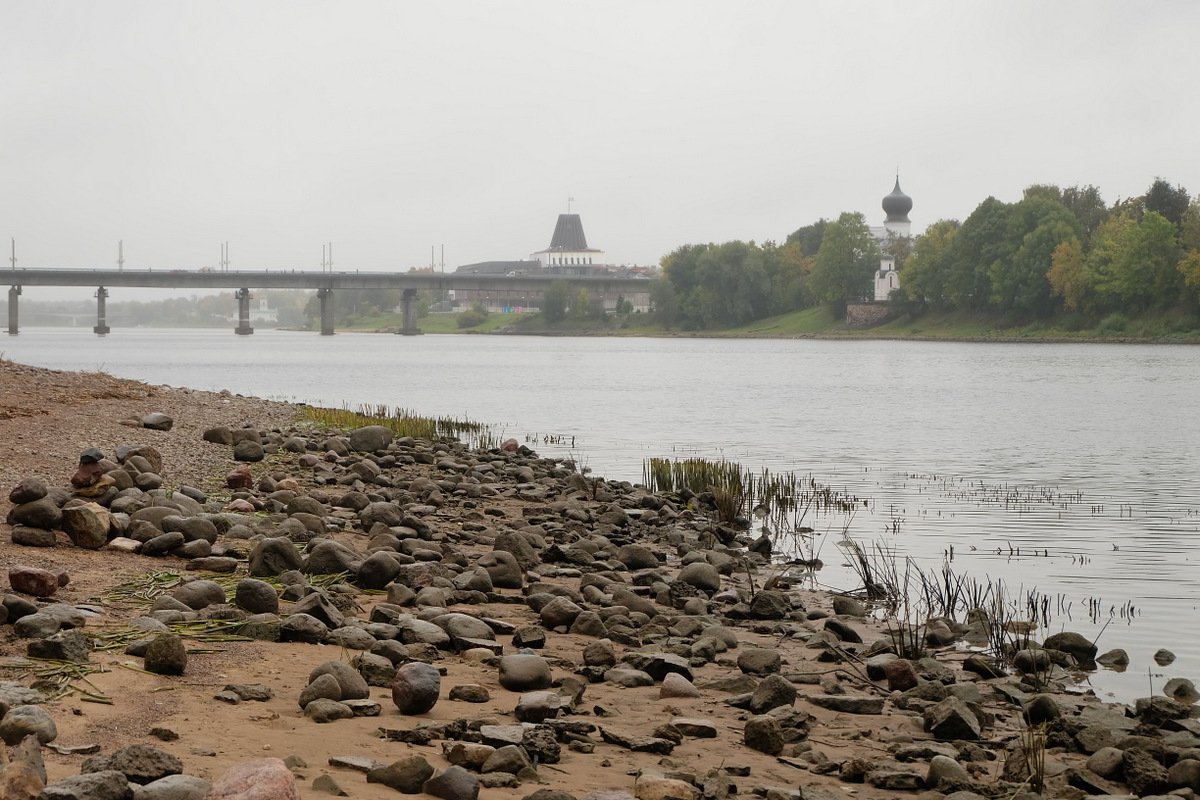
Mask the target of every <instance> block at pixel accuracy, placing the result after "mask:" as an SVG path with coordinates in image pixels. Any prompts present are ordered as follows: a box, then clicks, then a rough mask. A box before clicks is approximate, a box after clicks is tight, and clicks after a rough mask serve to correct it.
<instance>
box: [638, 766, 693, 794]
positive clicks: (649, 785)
mask: <svg viewBox="0 0 1200 800" xmlns="http://www.w3.org/2000/svg"><path fill="white" fill-rule="evenodd" d="M633 796H634V797H635V798H636V800H695V799H696V798H697V797H699V796H700V793H699V792H698V791H697V790H696V787H695V786H693V785H692V784H690V783H688V782H687V781H684V780H680V779H679V778H669V777H667V776H665V775H663V774H662V773H661V772H658V771H657V770H648V769H644V770H642V771H641V773H640V774H639V775H638V777H637V780H635V781H634V783H633Z"/></svg>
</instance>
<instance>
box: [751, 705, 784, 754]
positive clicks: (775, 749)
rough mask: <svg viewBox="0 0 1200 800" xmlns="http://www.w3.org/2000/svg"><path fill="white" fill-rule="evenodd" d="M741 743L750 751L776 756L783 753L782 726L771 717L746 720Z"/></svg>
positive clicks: (764, 716)
mask: <svg viewBox="0 0 1200 800" xmlns="http://www.w3.org/2000/svg"><path fill="white" fill-rule="evenodd" d="M742 741H743V742H744V743H745V745H746V746H747V747H749V748H750V749H751V750H757V751H759V752H760V753H766V754H767V755H769V756H777V755H779V754H780V752H782V751H783V726H781V725H780V724H779V720H778V719H776V718H775V717H772V716H767V715H762V716H757V717H751V718H750V719H748V720H746V726H745V728H744V729H743V732H742Z"/></svg>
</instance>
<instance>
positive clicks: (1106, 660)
mask: <svg viewBox="0 0 1200 800" xmlns="http://www.w3.org/2000/svg"><path fill="white" fill-rule="evenodd" d="M1096 663H1097V664H1100V665H1101V666H1105V667H1108V668H1109V669H1114V670H1123V669H1124V668H1125V667H1128V666H1129V653H1127V652H1125V651H1124V650H1122V649H1121V648H1120V647H1114V648H1113V649H1112V650H1107V651H1105V652H1103V653H1101V654H1100V655H1098V656H1096Z"/></svg>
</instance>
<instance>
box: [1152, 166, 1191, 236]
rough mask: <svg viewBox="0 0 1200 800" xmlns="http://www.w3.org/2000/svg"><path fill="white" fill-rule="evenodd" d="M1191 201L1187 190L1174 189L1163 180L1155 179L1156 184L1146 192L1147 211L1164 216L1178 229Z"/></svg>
mask: <svg viewBox="0 0 1200 800" xmlns="http://www.w3.org/2000/svg"><path fill="white" fill-rule="evenodd" d="M1191 200H1192V198H1191V195H1189V194H1188V191H1187V189H1185V188H1183V187H1182V186H1175V187H1172V186H1171V184H1169V183H1167V182H1166V181H1164V180H1163V179H1162V178H1155V179H1154V183H1152V184H1150V188H1149V189H1148V190H1146V199H1145V207H1146V210H1147V211H1154V212H1156V213H1158V214H1162V215H1163V216H1164V217H1166V218H1167V219H1168V220H1170V221H1171V224H1172V225H1174V226H1175V227H1176V228H1178V227H1179V225H1180V223H1181V222H1182V221H1183V215H1184V213H1186V212H1187V209H1188V205H1189V204H1190V203H1191Z"/></svg>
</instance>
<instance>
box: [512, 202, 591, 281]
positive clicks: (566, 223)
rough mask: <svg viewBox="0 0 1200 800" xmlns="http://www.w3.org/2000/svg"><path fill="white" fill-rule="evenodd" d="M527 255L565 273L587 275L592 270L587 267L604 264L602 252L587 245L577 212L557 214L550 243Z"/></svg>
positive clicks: (554, 270)
mask: <svg viewBox="0 0 1200 800" xmlns="http://www.w3.org/2000/svg"><path fill="white" fill-rule="evenodd" d="M529 257H530V258H531V259H534V260H536V261H538V262H540V263H541V265H542V267H543V268H545V269H547V270H549V271H551V272H558V273H565V274H586V273H587V272H590V271H591V270H589V269H586V268H588V267H593V266H600V265H601V264H604V251H603V250H597V249H596V248H594V247H588V245H587V237H586V236H584V235H583V221H582V220H580V218H579V215H578V214H559V215H558V222H557V223H555V225H554V235H553V236H551V237H550V246H549V247H547V248H546V249H545V250H538V251H537V252H536V253H531V254H530V255H529ZM572 267H574V268H575V269H572ZM580 267H583V268H584V269H579V268H580Z"/></svg>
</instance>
